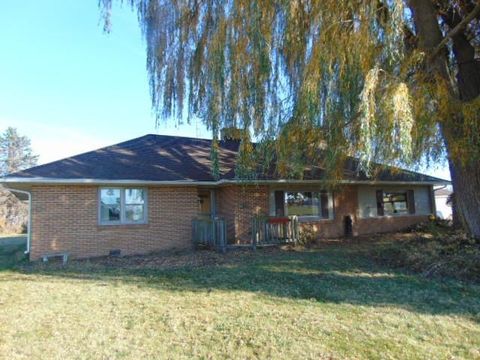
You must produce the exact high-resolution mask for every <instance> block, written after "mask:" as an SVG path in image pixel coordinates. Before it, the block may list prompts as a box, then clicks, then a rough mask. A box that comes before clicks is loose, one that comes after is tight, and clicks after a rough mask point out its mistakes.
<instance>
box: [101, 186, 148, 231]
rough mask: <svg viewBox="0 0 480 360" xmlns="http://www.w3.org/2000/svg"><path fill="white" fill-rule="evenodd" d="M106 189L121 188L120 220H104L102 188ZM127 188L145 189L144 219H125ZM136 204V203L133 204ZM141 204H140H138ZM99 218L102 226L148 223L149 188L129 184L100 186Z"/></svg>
mask: <svg viewBox="0 0 480 360" xmlns="http://www.w3.org/2000/svg"><path fill="white" fill-rule="evenodd" d="M106 189H118V190H120V220H116V221H102V213H101V212H102V199H101V197H102V193H101V191H102V190H106ZM127 189H139V190H143V191H144V205H143V220H142V221H128V220H126V219H125V208H126V206H125V205H126V204H125V190H127ZM132 205H135V204H132ZM137 205H139V204H137ZM97 220H98V225H101V226H115V225H142V224H148V191H147V188H144V187H137V186H131V187H130V186H129V187H119V186H104V187H99V188H98V191H97Z"/></svg>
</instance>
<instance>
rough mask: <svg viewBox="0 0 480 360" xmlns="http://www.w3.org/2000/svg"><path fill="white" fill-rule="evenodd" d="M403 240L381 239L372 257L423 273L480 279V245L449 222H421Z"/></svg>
mask: <svg viewBox="0 0 480 360" xmlns="http://www.w3.org/2000/svg"><path fill="white" fill-rule="evenodd" d="M409 232H410V233H413V234H408V235H413V236H405V237H404V238H401V239H400V240H398V241H397V240H395V241H388V242H382V243H381V245H380V246H378V247H377V248H376V249H375V250H374V254H373V256H374V257H375V258H376V259H377V260H379V261H380V262H382V263H386V264H388V265H390V266H394V267H402V268H406V269H409V270H413V271H415V272H420V273H422V274H423V275H424V276H426V277H453V278H457V279H463V280H474V281H479V282H480V244H478V243H476V242H475V240H474V239H473V238H471V237H469V236H467V235H466V234H465V233H464V232H463V231H460V230H454V229H452V228H451V227H450V226H447V224H446V223H444V222H441V223H438V222H433V223H426V224H421V225H418V226H416V227H414V228H411V229H410V230H409Z"/></svg>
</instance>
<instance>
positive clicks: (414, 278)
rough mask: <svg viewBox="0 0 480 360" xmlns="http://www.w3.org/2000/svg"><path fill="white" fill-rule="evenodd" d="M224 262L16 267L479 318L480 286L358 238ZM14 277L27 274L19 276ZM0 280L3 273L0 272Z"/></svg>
mask: <svg viewBox="0 0 480 360" xmlns="http://www.w3.org/2000/svg"><path fill="white" fill-rule="evenodd" d="M224 256H225V257H226V262H225V263H224V264H222V265H211V266H203V267H181V268H177V269H174V270H172V269H170V270H160V269H153V268H138V267H131V268H126V267H122V268H119V267H109V266H104V265H99V264H95V263H89V262H78V263H75V262H74V263H72V264H71V265H68V266H66V267H65V268H60V267H51V266H47V267H45V268H42V267H40V268H37V267H33V268H32V269H31V270H28V268H26V269H27V270H25V269H24V270H22V269H19V270H18V271H19V273H29V274H35V275H39V276H48V277H53V278H59V279H65V280H69V281H76V280H81V281H85V280H86V281H101V282H107V283H109V282H111V283H116V284H118V283H124V284H129V285H134V286H137V287H148V288H153V289H159V290H166V291H178V292H182V291H193V292H198V293H199V296H201V294H202V293H205V292H210V291H215V290H217V291H244V292H254V293H257V294H258V295H259V296H271V297H275V298H277V299H286V300H288V299H303V300H310V301H317V302H321V303H335V304H351V305H356V306H358V305H360V306H375V307H384V306H393V307H398V308H401V309H406V310H409V311H414V312H418V313H422V314H432V315H442V314H445V315H447V314H448V315H460V316H463V317H466V318H470V319H472V320H474V321H476V322H480V286H478V285H475V284H471V283H461V282H458V281H455V280H445V281H439V280H428V279H425V278H423V277H421V276H418V275H414V274H408V273H405V272H401V271H397V270H392V269H388V268H385V267H381V266H379V265H377V264H375V263H372V262H371V261H370V259H369V257H368V256H367V255H365V253H364V252H363V251H362V249H361V248H359V247H356V246H355V245H352V244H350V245H348V246H347V247H345V246H344V245H342V244H340V245H339V246H330V247H326V248H323V249H320V250H314V251H293V252H292V251H280V250H279V251H275V252H265V251H262V250H260V251H258V252H257V253H256V254H255V255H253V256H252V255H251V254H247V255H242V254H240V255H235V261H233V262H229V261H228V260H229V259H228V257H229V256H230V254H226V255H224ZM19 279H21V280H26V281H29V279H28V278H26V277H22V276H20V277H19ZM0 280H1V279H0Z"/></svg>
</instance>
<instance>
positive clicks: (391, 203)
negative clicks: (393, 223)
mask: <svg viewBox="0 0 480 360" xmlns="http://www.w3.org/2000/svg"><path fill="white" fill-rule="evenodd" d="M383 210H384V214H385V215H399V214H408V203H407V193H406V192H384V193H383Z"/></svg>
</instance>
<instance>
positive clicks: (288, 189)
mask: <svg viewBox="0 0 480 360" xmlns="http://www.w3.org/2000/svg"><path fill="white" fill-rule="evenodd" d="M238 146H239V143H238V141H235V140H224V141H221V142H220V148H219V161H220V166H219V167H220V179H218V180H216V179H214V178H213V177H212V175H211V160H210V149H211V140H205V139H194V138H185V137H174V136H160V135H146V136H143V137H140V138H136V139H133V140H130V141H126V142H123V143H119V144H116V145H112V146H108V147H105V148H102V149H98V150H95V151H91V152H88V153H84V154H80V155H77V156H73V157H70V158H67V159H63V160H59V161H55V162H52V163H49V164H45V165H40V166H36V167H33V168H31V169H27V170H24V171H21V172H18V173H15V174H11V175H9V176H7V177H5V178H3V179H2V183H3V185H4V186H6V187H8V188H10V189H16V190H18V191H19V192H20V194H23V195H28V197H29V198H30V204H31V210H30V230H29V245H28V250H27V251H29V254H30V259H31V260H36V259H39V258H40V257H42V255H44V254H47V253H58V252H68V253H69V254H70V255H71V256H74V257H92V256H101V255H107V254H109V253H110V251H112V250H116V251H118V250H120V251H121V254H134V253H146V252H150V251H156V250H164V249H174V248H188V247H191V231H192V228H191V223H192V219H193V218H195V217H201V216H212V217H222V218H224V219H225V221H226V224H227V237H228V241H229V242H245V241H248V240H249V239H250V238H251V231H252V230H251V224H252V218H253V216H254V215H259V214H264V215H269V216H289V215H297V216H298V219H299V222H300V226H309V227H311V228H312V229H313V231H314V232H315V233H316V234H317V235H318V237H338V236H343V235H344V234H345V221H346V219H348V220H349V221H350V225H351V227H350V231H351V232H352V233H353V235H359V234H368V233H373V232H385V231H394V230H398V229H401V228H404V227H407V226H409V225H412V224H415V223H418V222H421V221H424V220H425V219H427V218H428V216H429V215H430V214H434V213H435V202H434V198H433V194H432V188H433V185H440V184H446V183H448V182H447V181H445V180H441V179H438V178H433V177H430V176H426V175H423V174H419V173H414V172H409V171H403V170H402V171H395V172H390V171H384V172H382V173H381V174H380V175H379V176H378V177H377V178H376V179H375V180H373V179H370V178H368V177H366V176H365V175H362V174H358V173H356V172H354V171H350V170H348V169H345V179H344V180H342V181H341V182H340V184H339V185H338V186H337V187H336V188H335V190H328V189H324V187H323V186H322V182H321V181H320V179H319V178H316V177H315V176H308V174H307V176H305V180H301V181H287V180H283V179H278V178H274V177H270V178H265V179H263V180H257V181H255V183H253V182H252V183H246V182H241V183H240V182H238V181H237V180H236V179H235V174H234V172H235V160H236V156H237V153H238Z"/></svg>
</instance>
